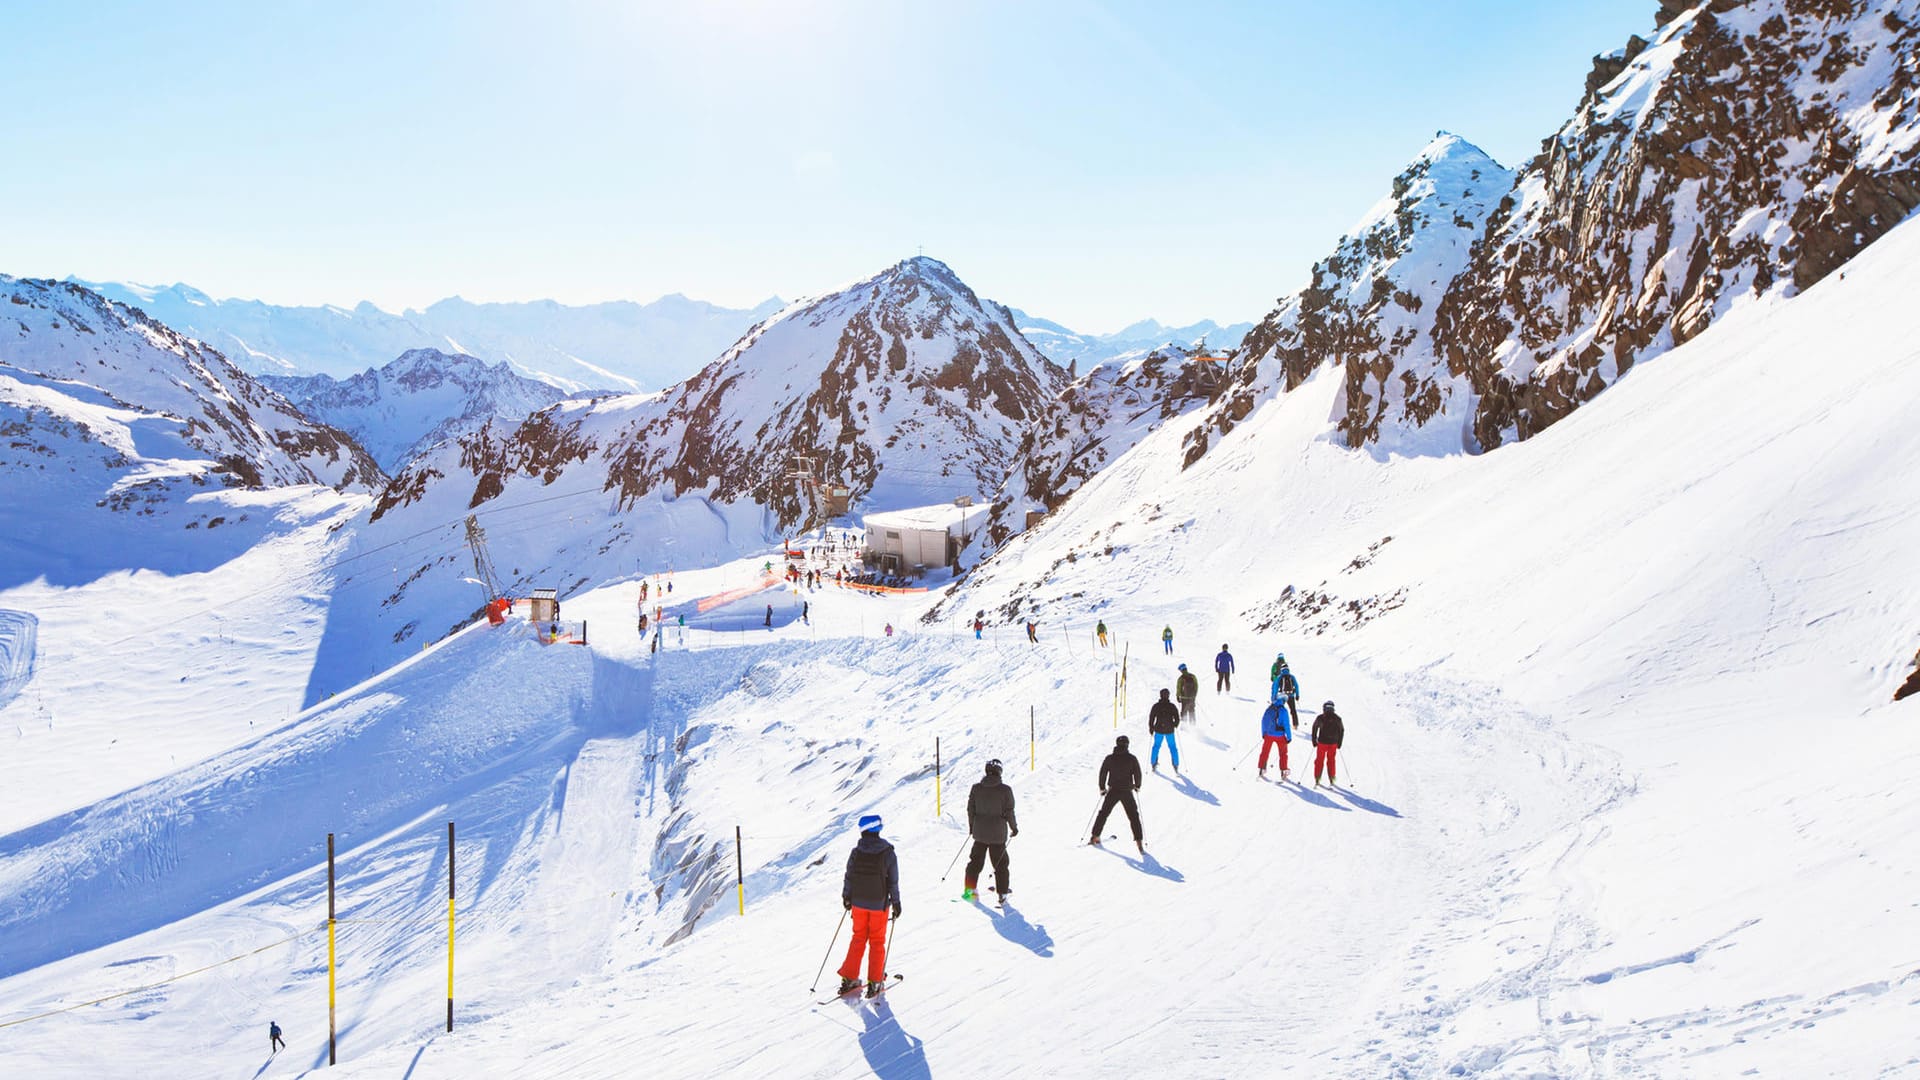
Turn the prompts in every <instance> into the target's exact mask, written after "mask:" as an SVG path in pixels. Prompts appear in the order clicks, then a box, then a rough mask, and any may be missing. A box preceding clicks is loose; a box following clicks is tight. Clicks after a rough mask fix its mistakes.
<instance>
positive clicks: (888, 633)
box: [887, 623, 893, 637]
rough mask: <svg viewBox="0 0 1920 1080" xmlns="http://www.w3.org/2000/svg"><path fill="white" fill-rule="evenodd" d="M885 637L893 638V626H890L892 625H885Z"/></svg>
mask: <svg viewBox="0 0 1920 1080" xmlns="http://www.w3.org/2000/svg"><path fill="white" fill-rule="evenodd" d="M887 636H888V637H892V636H893V624H892V623H888V624H887Z"/></svg>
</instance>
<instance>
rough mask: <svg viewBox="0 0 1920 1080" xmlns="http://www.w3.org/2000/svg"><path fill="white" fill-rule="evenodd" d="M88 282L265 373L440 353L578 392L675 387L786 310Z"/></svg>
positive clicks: (339, 371) (350, 367)
mask: <svg viewBox="0 0 1920 1080" xmlns="http://www.w3.org/2000/svg"><path fill="white" fill-rule="evenodd" d="M81 284H84V285H86V286H87V287H89V288H92V289H95V290H97V291H98V292H100V293H101V294H102V295H105V296H107V297H109V298H111V299H114V300H118V301H120V302H122V303H125V304H129V305H132V306H136V307H139V308H141V309H142V310H143V311H145V312H146V313H147V314H148V315H150V316H152V317H153V318H155V319H157V320H158V321H160V322H162V323H165V324H166V325H168V326H171V327H173V328H175V329H177V330H179V331H180V332H181V333H184V334H187V335H189V336H192V337H196V338H199V339H200V340H202V341H205V342H207V343H209V344H211V345H213V346H215V347H216V348H219V349H220V350H222V351H223V352H225V353H226V354H227V355H228V356H230V357H232V358H233V359H234V360H235V362H236V363H238V364H240V365H241V366H242V367H244V368H246V369H247V370H248V371H252V372H256V373H268V374H275V375H300V374H322V375H333V376H337V377H341V378H345V377H350V376H352V375H356V374H358V373H360V372H362V371H365V370H367V369H368V368H374V367H379V366H380V365H382V364H385V363H386V362H387V361H389V360H391V359H393V358H394V357H396V356H399V355H400V354H402V353H404V352H407V351H409V350H411V349H440V350H444V351H447V352H450V353H464V354H467V355H471V356H475V357H478V358H480V359H482V360H485V361H487V362H489V363H494V364H499V363H510V364H512V365H513V366H514V367H515V368H516V369H518V370H519V371H520V372H521V373H522V374H525V375H527V376H529V377H532V378H536V379H539V380H541V381H543V382H550V383H552V384H553V385H555V386H558V387H560V388H562V389H564V390H567V391H570V392H572V391H581V390H594V389H614V390H647V389H653V388H656V387H661V386H666V385H668V384H670V383H673V382H675V381H677V380H679V379H682V378H684V377H686V375H687V373H688V372H691V371H695V370H697V369H698V368H699V367H700V365H702V364H705V363H707V362H708V361H710V360H712V359H713V358H714V357H715V356H718V355H719V354H720V351H721V350H722V349H725V348H726V347H727V346H728V345H729V344H730V343H732V342H733V341H734V340H735V339H736V338H738V337H739V336H740V335H741V334H743V333H745V332H746V330H747V328H748V327H750V326H752V325H753V324H754V323H756V322H759V321H760V320H761V319H764V318H766V317H767V316H768V315H771V314H773V313H774V312H775V311H778V310H780V308H781V307H782V306H783V305H782V303H781V301H779V300H777V299H774V300H768V301H766V302H764V303H762V304H760V305H759V306H757V307H754V308H752V309H748V310H737V309H733V308H724V307H720V306H717V305H714V304H709V303H705V302H703V301H699V300H689V299H687V298H686V297H684V296H680V295H678V294H674V295H670V296H663V297H661V298H660V299H658V300H655V301H653V302H652V303H649V304H639V303H634V302H632V301H626V300H620V301H614V302H611V303H605V304H587V305H583V306H570V305H567V304H560V303H556V302H554V301H552V300H536V301H531V302H528V303H518V304H475V303H471V302H469V301H466V300H462V299H460V298H458V297H453V298H451V299H447V300H442V301H439V302H438V303H435V304H432V305H429V306H428V307H427V308H426V309H425V310H415V309H412V308H409V309H407V310H406V311H403V312H401V313H399V314H397V315H396V314H393V313H390V312H387V311H383V310H381V309H380V308H377V307H375V306H374V305H372V304H369V303H366V302H364V301H363V302H361V303H360V304H357V305H355V306H354V307H352V308H343V307H333V306H331V305H326V306H320V307H288V306H282V305H277V304H265V303H262V302H260V301H258V300H215V299H214V298H213V297H210V296H208V295H207V294H206V293H203V292H201V291H200V290H198V289H195V288H193V287H191V286H188V285H179V284H176V285H170V286H164V287H152V286H144V285H127V284H120V283H115V282H100V283H93V282H81Z"/></svg>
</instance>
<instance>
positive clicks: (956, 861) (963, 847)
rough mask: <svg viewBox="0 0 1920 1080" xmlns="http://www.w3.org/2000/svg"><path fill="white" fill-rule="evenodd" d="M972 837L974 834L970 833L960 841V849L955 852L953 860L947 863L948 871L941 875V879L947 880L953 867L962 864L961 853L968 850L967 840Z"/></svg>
mask: <svg viewBox="0 0 1920 1080" xmlns="http://www.w3.org/2000/svg"><path fill="white" fill-rule="evenodd" d="M971 839H973V836H972V835H971V834H969V835H968V836H967V837H966V838H965V839H963V840H961V841H960V851H956V852H954V853H953V861H952V862H950V863H948V864H947V872H946V873H945V874H941V875H940V880H941V881H945V880H947V878H948V876H949V875H951V874H952V873H953V868H954V867H956V866H959V865H960V853H961V852H963V851H965V850H967V841H968V840H971Z"/></svg>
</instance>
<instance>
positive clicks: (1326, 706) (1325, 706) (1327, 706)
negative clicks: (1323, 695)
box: [1320, 701, 1333, 712]
mask: <svg viewBox="0 0 1920 1080" xmlns="http://www.w3.org/2000/svg"><path fill="white" fill-rule="evenodd" d="M1320 707H1321V708H1322V709H1325V710H1326V711H1327V712H1332V711H1333V702H1331V701H1328V702H1324V703H1322V704H1321V706H1320Z"/></svg>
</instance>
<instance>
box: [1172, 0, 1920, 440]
mask: <svg viewBox="0 0 1920 1080" xmlns="http://www.w3.org/2000/svg"><path fill="white" fill-rule="evenodd" d="M1917 41H1920V0H1746V2H1740V0H1710V2H1707V3H1680V2H1672V3H1666V4H1664V5H1663V6H1662V7H1661V9H1660V13H1659V30H1658V33H1657V34H1656V35H1655V36H1654V38H1653V40H1651V41H1648V40H1645V39H1643V38H1640V37H1634V38H1632V39H1631V40H1630V41H1629V42H1628V43H1627V45H1626V47H1625V48H1623V49H1621V50H1618V51H1616V52H1615V53H1613V54H1611V55H1608V56H1603V57H1599V58H1597V59H1596V60H1595V61H1594V68H1593V71H1592V72H1591V73H1590V74H1589V76H1588V79H1587V83H1586V92H1585V94H1584V95H1583V96H1582V98H1581V100H1580V103H1579V106H1578V108H1577V109H1576V111H1575V113H1574V116H1573V118H1572V119H1571V120H1569V121H1568V122H1567V124H1566V125H1565V126H1564V127H1562V128H1561V129H1560V130H1559V131H1558V132H1557V133H1555V134H1554V135H1553V136H1552V137H1551V138H1549V139H1547V140H1546V141H1545V143H1544V144H1543V146H1542V150H1541V153H1540V155H1539V156H1538V157H1536V158H1535V159H1534V160H1533V161H1532V163H1530V164H1529V165H1528V166H1527V168H1526V169H1525V170H1524V171H1523V172H1522V173H1521V174H1520V175H1519V176H1518V178H1517V180H1516V181H1515V182H1514V183H1513V184H1512V186H1511V190H1509V191H1504V192H1499V193H1497V194H1496V195H1495V198H1496V199H1497V200H1498V206H1497V207H1494V208H1493V209H1492V212H1491V213H1486V212H1484V210H1483V207H1484V203H1485V200H1486V197H1487V191H1486V190H1485V189H1483V188H1479V187H1475V188H1473V189H1471V190H1468V191H1465V192H1464V193H1463V192H1462V191H1455V190H1453V189H1454V188H1455V187H1458V186H1459V185H1455V184H1449V183H1441V184H1439V185H1437V187H1436V189H1435V190H1433V191H1432V192H1431V193H1430V194H1428V195H1427V196H1426V198H1425V199H1424V200H1423V198H1422V193H1421V192H1420V190H1419V184H1420V183H1421V178H1420V177H1419V176H1418V175H1416V173H1417V170H1418V169H1419V167H1420V164H1421V162H1420V161H1419V160H1416V162H1415V167H1414V168H1413V169H1410V170H1409V173H1408V174H1406V175H1403V176H1402V177H1401V178H1400V179H1399V180H1397V181H1396V183H1395V200H1392V201H1390V202H1389V204H1387V205H1386V207H1385V208H1384V212H1381V211H1376V214H1375V216H1374V217H1373V218H1372V219H1370V221H1369V222H1368V223H1367V224H1365V225H1363V226H1362V227H1361V228H1360V229H1359V230H1356V232H1355V233H1354V234H1353V235H1351V236H1349V237H1348V238H1347V239H1346V240H1343V241H1342V242H1341V245H1340V249H1339V251H1337V252H1336V253H1335V254H1334V255H1333V256H1332V257H1330V258H1329V259H1327V260H1325V261H1324V262H1322V263H1321V264H1320V265H1318V266H1316V267H1315V274H1314V282H1313V284H1312V285H1311V286H1309V287H1308V288H1307V289H1305V290H1302V291H1301V292H1300V293H1299V294H1297V295H1295V296H1291V297H1287V298H1284V299H1283V300H1282V301H1280V306H1279V307H1278V308H1276V309H1275V311H1274V312H1273V313H1272V314H1271V315H1269V316H1268V317H1267V319H1266V320H1265V321H1264V322H1263V323H1261V324H1260V325H1259V326H1258V327H1256V328H1255V329H1254V331H1253V332H1252V333H1251V334H1249V335H1248V336H1247V340H1246V342H1245V344H1244V345H1243V347H1242V349H1241V352H1240V357H1241V359H1240V363H1239V367H1238V370H1237V371H1236V374H1235V379H1234V381H1233V384H1232V385H1231V387H1230V388H1229V389H1228V391H1227V392H1226V393H1225V394H1224V395H1223V396H1222V398H1221V400H1219V401H1217V402H1215V403H1214V405H1213V406H1212V407H1211V408H1209V409H1208V411H1207V420H1208V423H1207V424H1206V425H1204V426H1203V427H1201V428H1199V429H1198V430H1195V431H1193V432H1191V433H1190V434H1189V437H1188V445H1187V460H1188V462H1189V463H1192V462H1193V461H1194V460H1197V459H1198V458H1199V456H1200V455H1201V454H1203V453H1205V451H1206V449H1207V444H1208V440H1209V439H1211V438H1213V437H1214V436H1215V435H1216V434H1217V433H1220V432H1224V431H1226V430H1229V429H1230V428H1231V427H1232V426H1233V424H1234V422H1235V421H1236V420H1238V419H1239V418H1241V417H1244V416H1245V415H1246V414H1247V413H1248V412H1250V411H1251V410H1252V408H1253V407H1254V405H1255V404H1257V402H1258V401H1259V400H1261V398H1262V396H1263V395H1265V394H1268V393H1271V392H1273V391H1274V390H1275V389H1276V388H1277V389H1278V390H1282V391H1284V390H1286V389H1291V388H1292V387H1294V386H1297V385H1298V384H1299V383H1300V381H1301V380H1303V379H1304V378H1305V377H1306V376H1307V375H1308V374H1309V373H1311V372H1312V371H1314V370H1316V369H1317V368H1318V367H1319V366H1320V365H1321V364H1324V363H1333V364H1338V365H1340V366H1341V367H1342V373H1341V374H1342V378H1343V380H1344V384H1345V387H1344V393H1343V394H1342V395H1341V398H1340V405H1339V409H1338V415H1337V416H1336V417H1335V421H1336V426H1337V428H1338V429H1339V431H1340V433H1341V435H1342V436H1344V438H1345V441H1346V442H1347V444H1348V445H1350V446H1356V447H1359V446H1365V447H1369V448H1372V449H1374V450H1375V451H1376V452H1383V451H1388V450H1403V451H1412V452H1442V451H1446V450H1452V449H1459V448H1460V447H1462V446H1464V447H1465V448H1466V449H1468V450H1484V449H1490V448H1492V447H1496V446H1499V445H1501V444H1502V443H1506V442H1511V441H1514V440H1517V439H1524V438H1526V437H1528V436H1530V435H1532V434H1535V433H1537V432H1539V431H1541V430H1542V429H1544V428H1546V427H1547V426H1549V425H1551V424H1553V423H1554V422H1555V421H1557V420H1559V419H1561V418H1562V417H1565V416H1566V415H1567V414H1568V413H1570V412H1572V411H1573V410H1574V409H1575V408H1578V407H1579V406H1580V405H1581V404H1582V403H1584V402H1586V401H1589V400H1591V399H1592V398H1593V397H1594V396H1595V395H1597V394H1599V393H1600V392H1601V391H1603V390H1605V389H1606V388H1607V387H1608V386H1610V385H1612V384H1613V382H1614V381H1615V380H1617V379H1618V378H1620V376H1621V375H1623V374H1625V373H1626V372H1627V371H1628V370H1629V369H1631V368H1632V366H1633V365H1634V364H1635V363H1639V362H1641V361H1644V360H1646V359H1649V358H1651V357H1654V356H1657V355H1659V354H1660V353H1662V352H1665V351H1666V350H1668V349H1671V348H1672V347H1674V346H1675V345H1677V344H1680V343H1681V342H1684V341H1686V340H1688V339H1689V338H1692V337H1694V336H1696V335H1698V334H1699V333H1700V332H1701V331H1702V330H1704V329H1706V328H1707V327H1708V326H1709V325H1711V324H1712V323H1713V322H1714V321H1715V320H1716V319H1718V318H1720V317H1722V316H1723V315H1725V314H1726V313H1727V312H1728V311H1729V310H1731V309H1732V308H1733V307H1735V306H1736V305H1738V304H1740V303H1743V302H1747V301H1751V300H1754V299H1757V298H1760V297H1764V296H1768V295H1778V296H1787V295H1791V294H1793V293H1794V292H1797V291H1798V290H1801V289H1804V288H1806V287H1808V286H1810V285H1812V284H1813V283H1814V282H1816V281H1819V280H1820V279H1821V278H1822V277H1824V276H1826V275H1827V274H1829V273H1832V272H1833V271H1834V270H1835V269H1836V268H1837V267H1839V266H1841V265H1842V264H1843V263H1845V262H1846V260H1847V259H1849V258H1851V257H1852V256H1853V255H1854V254H1856V253H1857V252H1859V251H1860V250H1861V249H1862V248H1864V247H1865V246H1866V245H1868V244H1870V243H1872V242H1873V241H1874V240H1875V239H1876V238H1878V237H1879V236H1881V235H1882V234H1883V233H1885V232H1886V231H1887V230H1888V229H1889V228H1891V227H1892V226H1893V225H1895V224H1897V223H1898V222H1899V221H1901V220H1902V219H1903V218H1904V217H1906V215H1907V214H1908V212H1909V211H1911V210H1912V209H1913V208H1914V207H1915V206H1916V205H1920V48H1917V47H1916V46H1917ZM1434 149H1435V148H1433V147H1430V148H1429V150H1428V152H1427V154H1423V155H1422V158H1423V159H1424V158H1426V157H1428V156H1430V155H1433V154H1434ZM1437 164H1438V163H1436V165H1437ZM1496 169H1497V166H1493V165H1492V164H1491V163H1490V162H1488V163H1486V164H1485V166H1484V167H1483V168H1482V179H1483V180H1487V179H1492V178H1494V177H1495V176H1496V175H1497V174H1496V173H1494V172H1492V171H1491V170H1496ZM1501 196H1504V197H1501ZM1448 200H1452V202H1453V205H1452V206H1450V205H1449V202H1448ZM1395 201H1397V202H1398V203H1399V205H1397V206H1396V205H1393V203H1394V202H1395ZM1456 207H1457V209H1458V219H1457V220H1458V224H1459V229H1458V230H1457V231H1455V232H1454V233H1453V235H1452V236H1450V237H1447V238H1446V242H1445V246H1447V247H1448V248H1449V249H1450V250H1452V251H1458V250H1459V248H1458V247H1457V245H1458V242H1459V239H1460V237H1461V236H1463V235H1467V234H1471V236H1472V237H1473V238H1474V242H1473V244H1472V246H1471V250H1470V255H1469V256H1468V257H1467V258H1464V259H1460V260H1458V261H1448V260H1430V261H1424V262H1423V261H1422V260H1420V259H1419V257H1418V256H1417V255H1416V254H1415V249H1416V248H1418V247H1419V246H1420V245H1421V244H1422V243H1424V242H1426V241H1427V240H1428V238H1429V237H1430V236H1445V234H1446V230H1445V229H1444V227H1442V228H1439V229H1436V228H1435V224H1434V223H1435V222H1437V221H1444V220H1445V214H1446V213H1447V211H1449V210H1452V209H1455V208H1456ZM1403 216H1409V217H1414V218H1419V219H1422V220H1423V221H1424V227H1414V228H1407V227H1396V223H1397V222H1398V221H1399V220H1400V219H1401V218H1402V217H1403ZM1481 222H1483V223H1484V224H1483V225H1482V224H1481ZM1409 260H1412V261H1413V262H1414V264H1415V265H1418V266H1421V267H1422V269H1423V272H1421V273H1416V274H1412V275H1407V274H1406V273H1404V272H1403V271H1402V270H1401V269H1400V267H1401V265H1402V264H1404V263H1407V262H1408V261H1409ZM1409 276H1411V277H1412V278H1414V279H1415V280H1414V281H1413V282H1412V283H1411V284H1408V285H1406V286H1405V287H1404V288H1403V286H1402V279H1404V278H1406V277H1409ZM1436 282H1438V284H1437V286H1436V284H1435V283H1436ZM1403 292H1404V297H1403V296H1402V293H1403ZM1423 429H1424V430H1423Z"/></svg>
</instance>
